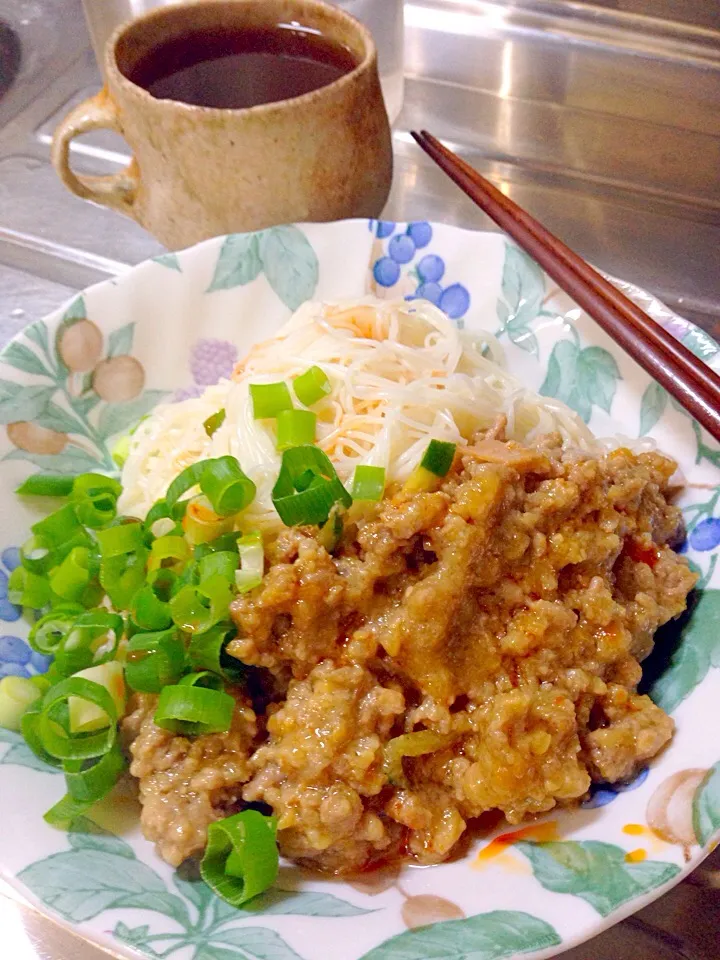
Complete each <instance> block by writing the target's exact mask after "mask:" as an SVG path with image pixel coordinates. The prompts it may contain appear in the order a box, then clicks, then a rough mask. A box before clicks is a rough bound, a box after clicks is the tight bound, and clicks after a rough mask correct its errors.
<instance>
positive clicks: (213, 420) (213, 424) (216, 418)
mask: <svg viewBox="0 0 720 960" xmlns="http://www.w3.org/2000/svg"><path fill="white" fill-rule="evenodd" d="M224 423H225V407H221V408H220V409H219V410H216V411H215V413H211V414H210V416H209V417H208V418H207V420H203V427H204V428H205V433H206V434H207V435H208V436H209V437H212V436H213V434H214V433H216V432H217V431H218V430H219V429H220V427H221V426H222V425H223V424H224Z"/></svg>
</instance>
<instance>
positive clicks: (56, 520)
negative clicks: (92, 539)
mask: <svg viewBox="0 0 720 960" xmlns="http://www.w3.org/2000/svg"><path fill="white" fill-rule="evenodd" d="M30 529H31V530H32V532H33V533H34V534H35V535H36V536H37V537H40V538H41V539H42V540H43V541H44V542H45V543H46V544H48V545H49V546H50V547H59V546H60V544H63V543H67V542H68V541H72V540H73V539H74V538H75V537H77V536H80V537H82V538H83V539H84V540H88V539H89V538H88V536H87V534H86V533H85V531H84V530H83V528H82V526H81V524H80V521H79V520H78V518H77V516H76V515H75V507H74V505H73V504H72V503H66V504H65V506H64V507H60V509H59V510H55V511H54V512H53V513H50V514H48V516H47V517H43V519H42V520H38V522H37V523H34V524H33V525H32V526H31V527H30Z"/></svg>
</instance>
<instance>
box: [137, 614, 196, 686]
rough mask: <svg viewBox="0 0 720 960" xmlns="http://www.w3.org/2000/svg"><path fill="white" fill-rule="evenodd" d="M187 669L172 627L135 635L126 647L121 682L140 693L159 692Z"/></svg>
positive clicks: (176, 635)
mask: <svg viewBox="0 0 720 960" xmlns="http://www.w3.org/2000/svg"><path fill="white" fill-rule="evenodd" d="M186 669H187V656H186V653H185V644H184V643H183V641H182V638H181V636H180V634H179V632H178V631H177V629H176V628H175V627H171V628H170V629H169V630H158V631H155V632H153V633H136V634H135V636H134V637H131V638H130V641H129V643H128V646H127V660H126V664H125V679H126V680H127V683H128V686H130V687H132V689H133V690H139V691H140V692H141V693H159V692H160V690H162V688H163V687H165V686H167V685H168V684H172V683H177V682H178V680H179V679H180V677H182V675H183V673H184V672H185V670H186Z"/></svg>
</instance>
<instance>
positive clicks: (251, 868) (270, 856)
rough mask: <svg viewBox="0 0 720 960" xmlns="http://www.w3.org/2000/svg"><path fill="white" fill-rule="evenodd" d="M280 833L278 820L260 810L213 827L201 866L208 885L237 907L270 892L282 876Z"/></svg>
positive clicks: (219, 822)
mask: <svg viewBox="0 0 720 960" xmlns="http://www.w3.org/2000/svg"><path fill="white" fill-rule="evenodd" d="M276 833H277V821H276V819H275V817H265V816H263V815H262V814H261V813H259V812H258V811H257V810H243V811H242V813H236V814H233V816H231V817H225V819H224V820H216V821H215V823H211V824H210V826H209V827H208V842H207V847H206V848H205V855H204V856H203V859H202V862H201V864H200V874H201V876H202V878H203V880H204V881H205V883H207V885H208V886H209V887H210V888H211V889H212V890H213V892H214V893H216V894H217V896H218V897H221V898H222V899H223V900H225V901H227V903H229V904H231V905H232V906H233V907H239V906H241V905H242V904H243V903H245V902H246V901H248V900H251V899H252V898H253V897H256V896H257V895H258V894H259V893H262V892H263V890H267V889H268V887H270V886H272V884H273V883H274V882H275V878H276V877H277V874H278V865H279V859H278V852H277V844H276V841H275V837H276Z"/></svg>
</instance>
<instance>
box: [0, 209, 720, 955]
mask: <svg viewBox="0 0 720 960" xmlns="http://www.w3.org/2000/svg"><path fill="white" fill-rule="evenodd" d="M626 289H629V291H630V293H631V294H632V295H634V296H635V297H636V298H638V299H639V301H640V302H641V303H642V305H643V306H644V307H645V309H647V310H649V311H650V312H651V313H652V314H654V316H655V317H656V319H658V320H659V322H661V323H663V324H664V325H666V326H668V327H669V328H670V329H671V330H672V331H673V333H675V334H676V335H677V336H679V337H680V338H682V339H683V341H684V342H685V343H687V344H688V345H689V346H690V347H691V348H692V349H694V350H696V351H697V352H699V353H700V354H701V355H702V356H704V357H705V359H706V360H707V361H708V362H709V363H711V364H713V365H715V366H716V369H717V368H718V367H720V352H719V351H718V347H717V346H716V345H715V343H714V342H713V341H711V340H710V339H709V338H708V337H707V336H706V335H705V334H703V333H702V331H700V330H698V329H696V328H694V327H692V326H691V325H690V324H688V323H687V322H685V321H684V320H682V319H680V318H678V317H676V316H674V315H673V314H672V313H670V312H669V311H668V310H667V309H665V308H664V307H663V306H662V305H661V304H659V303H657V302H656V301H654V300H653V299H652V298H651V297H649V296H647V295H646V294H643V293H642V291H638V290H634V289H633V288H626ZM368 292H373V293H376V294H379V295H380V296H388V297H390V296H398V295H401V296H411V295H414V294H416V293H417V292H419V293H420V294H422V295H425V296H427V297H428V298H430V299H434V300H435V301H436V302H439V303H440V306H441V307H443V309H445V310H446V311H447V312H448V313H449V314H450V316H451V317H453V318H454V319H455V320H456V322H457V323H458V324H459V325H460V324H464V325H466V326H467V327H468V328H470V329H479V328H484V329H489V330H490V331H492V332H494V333H497V334H498V336H499V337H500V339H501V341H502V343H503V344H504V346H505V347H506V350H507V358H508V363H509V366H510V367H511V368H512V369H513V371H515V372H516V373H519V374H520V375H521V376H522V378H523V379H524V380H525V381H526V382H527V383H528V384H530V385H532V386H534V387H536V388H538V389H540V390H541V391H542V392H544V393H549V394H552V395H554V396H557V397H561V398H562V399H563V400H565V401H567V402H568V403H569V404H570V405H571V406H574V407H575V409H576V410H577V411H578V412H579V413H580V414H581V416H583V417H584V418H585V419H586V420H587V421H588V422H589V423H590V426H591V428H592V429H593V430H594V431H595V433H596V434H599V435H603V436H606V435H612V434H618V433H619V434H625V435H626V436H628V437H632V438H636V437H638V436H644V435H647V434H650V435H652V436H653V437H655V438H657V441H658V443H659V444H660V446H661V447H662V448H663V449H664V450H666V451H668V452H670V453H672V454H673V455H674V456H675V457H676V458H677V459H678V460H679V462H680V464H681V466H682V469H683V471H684V473H685V476H686V478H687V480H688V482H689V483H690V484H691V485H692V486H690V487H689V488H688V490H687V492H686V494H685V496H684V501H683V506H684V509H685V516H686V520H687V522H688V526H689V529H690V536H689V556H690V559H691V562H692V563H693V564H694V565H695V566H696V567H697V569H698V570H699V571H700V573H701V588H702V589H701V591H700V592H699V594H698V595H697V597H696V599H695V600H694V606H693V609H692V614H691V616H689V617H687V618H685V621H684V623H683V625H682V630H681V631H680V630H676V631H675V636H674V637H673V636H668V634H667V633H666V634H665V640H664V642H663V646H664V648H665V654H666V656H665V661H666V662H665V663H664V665H661V667H662V668H658V667H657V666H656V668H655V669H656V672H658V670H659V671H660V672H659V676H657V678H656V679H655V681H654V683H653V685H652V693H653V696H654V697H655V698H656V699H657V700H658V702H660V703H661V704H662V706H663V707H665V708H666V709H667V710H669V711H670V712H671V713H672V714H673V716H674V717H675V719H676V721H677V734H676V736H675V739H674V740H673V742H672V745H671V746H670V748H669V749H668V750H667V751H666V752H665V753H664V754H663V755H662V756H661V757H660V758H659V759H658V760H657V761H656V762H655V763H654V764H653V765H652V766H651V768H650V769H649V770H646V771H644V772H643V773H642V774H641V775H640V776H639V777H638V778H637V779H636V780H635V782H633V783H631V784H628V785H626V786H625V787H624V788H623V789H622V790H619V789H618V788H613V789H600V790H597V791H596V792H595V793H594V795H593V797H592V798H591V800H590V801H589V802H588V803H586V805H585V806H584V807H583V808H581V809H578V810H577V811H575V812H572V813H564V812H563V813H556V814H551V815H550V816H548V817H547V818H545V820H544V821H542V822H540V823H533V824H532V825H529V826H528V827H527V828H526V829H524V830H522V831H520V832H519V833H518V832H516V833H515V834H513V835H509V836H506V837H505V838H504V840H502V841H498V840H497V839H493V836H492V835H490V836H484V837H477V838H476V839H475V841H474V842H473V844H472V846H471V848H470V850H469V852H468V853H467V855H466V856H465V858H464V859H462V860H460V861H457V862H454V863H451V864H446V865H443V866H439V867H434V868H432V869H425V870H419V869H412V868H406V869H404V870H403V871H402V873H401V874H400V875H399V876H398V874H397V872H396V871H395V872H393V871H386V872H385V873H380V874H373V875H372V876H369V877H368V880H367V882H366V883H362V884H361V883H355V884H346V883H341V882H333V881H322V880H312V881H310V880H307V879H304V878H301V877H300V875H299V874H298V873H297V871H295V870H294V869H293V868H292V867H291V866H288V867H285V868H283V869H282V871H281V877H280V883H279V885H278V889H275V890H273V891H272V892H270V893H268V894H266V895H264V896H262V897H261V898H259V900H258V901H257V902H255V903H253V904H251V906H250V907H249V908H248V909H246V910H241V911H236V910H232V909H231V908H229V907H227V906H226V905H225V904H223V903H221V902H220V901H217V900H215V899H214V898H213V896H212V895H211V894H210V893H209V891H208V890H207V888H205V887H204V885H202V884H199V883H197V882H189V881H188V880H187V879H183V878H182V877H181V876H179V875H178V874H176V873H173V871H172V870H171V869H170V868H169V867H167V866H166V865H165V864H164V863H162V862H161V861H160V859H159V858H158V857H157V856H156V855H155V853H154V851H153V848H152V846H151V845H150V844H149V843H147V842H146V841H145V840H143V838H142V837H141V835H140V831H139V828H138V824H137V810H136V808H135V806H134V801H133V800H132V799H131V798H129V797H126V798H122V797H120V798H116V799H115V802H114V804H112V805H108V804H105V805H102V804H101V805H98V806H96V808H95V809H94V810H93V820H94V822H93V823H91V822H90V821H85V822H80V823H77V824H76V828H75V829H74V830H73V831H72V832H71V833H62V832H59V831H57V830H54V829H52V828H50V827H48V826H47V825H46V824H45V823H44V821H43V820H42V814H43V812H44V811H45V810H46V809H47V808H48V807H49V806H50V805H51V804H52V803H54V802H55V801H56V800H58V799H59V798H60V796H61V795H62V794H63V792H64V790H63V779H62V777H61V776H58V775H56V774H55V773H54V772H53V771H51V770H49V769H48V768H47V767H45V766H43V765H42V764H41V763H39V761H37V760H36V759H35V758H34V757H33V756H32V755H31V754H30V752H29V751H28V749H27V748H26V747H25V746H24V745H23V744H22V743H21V742H20V741H19V738H17V737H16V736H14V735H12V734H7V733H4V732H2V731H0V740H1V741H2V743H3V744H5V746H0V823H2V825H3V831H2V837H3V839H2V844H1V845H0V868H1V869H2V871H3V873H4V875H5V876H6V877H7V878H8V879H10V880H11V881H12V882H15V883H17V884H18V885H20V887H21V888H22V889H23V890H24V891H25V892H27V893H29V895H30V896H31V897H32V898H34V899H35V900H36V901H37V902H38V903H39V904H41V905H44V907H46V908H47V909H48V910H49V911H52V912H54V913H55V914H56V915H59V916H60V917H61V918H62V919H63V920H64V921H66V922H67V923H68V924H71V925H73V926H75V927H77V928H78V929H79V930H80V931H81V932H82V933H83V934H84V935H85V936H87V937H88V938H89V939H92V940H96V941H100V942H104V943H105V944H106V945H108V944H111V945H112V946H113V948H114V949H115V950H117V951H119V952H120V953H123V954H127V955H128V956H137V954H136V953H134V951H139V953H140V954H143V955H145V956H151V957H154V956H158V955H160V956H163V957H169V956H170V957H175V958H177V960H241V958H244V960H298V958H302V960H321V958H322V960H325V958H330V957H332V958H333V960H358V958H364V960H427V958H429V957H433V958H440V957H442V958H444V960H462V958H472V960H496V958H502V957H516V956H519V955H526V954H532V955H533V956H534V957H538V958H539V957H549V956H552V955H554V954H556V953H558V952H561V951H562V950H564V949H567V948H569V947H571V946H573V945H576V944H578V943H579V942H581V941H583V940H585V939H587V938H589V937H592V936H594V935H595V934H597V933H599V932H600V931H601V930H602V929H603V928H605V927H607V926H608V925H610V924H612V923H614V922H616V921H618V920H620V919H621V918H622V917H624V916H626V915H627V914H629V913H631V912H632V911H634V910H637V909H639V908H640V907H642V906H644V905H645V904H647V903H648V902H649V901H650V900H651V899H653V898H654V897H657V896H659V895H660V894H661V893H662V892H663V891H664V890H666V889H667V888H668V887H669V886H670V885H672V884H673V883H676V882H677V881H678V880H680V879H681V878H682V877H683V876H684V875H685V874H686V873H687V872H688V871H690V870H691V869H692V868H693V867H694V866H696V865H697V864H698V863H699V862H700V860H701V859H702V858H703V857H704V856H705V855H706V854H707V852H708V851H709V850H710V848H711V846H712V844H713V842H714V839H716V837H717V831H718V828H720V743H718V739H717V735H716V730H717V724H716V722H715V721H714V720H713V718H715V717H717V703H718V700H719V699H720V669H718V668H720V631H718V626H717V625H718V622H719V621H720V572H716V569H715V567H716V562H717V558H718V544H720V507H719V506H718V503H719V501H720V451H719V450H718V449H717V446H716V445H715V444H713V443H712V442H711V441H710V440H709V438H708V437H707V436H705V435H704V434H702V433H701V432H700V431H699V430H698V428H697V427H696V426H695V425H694V424H693V422H692V421H691V420H690V419H689V418H688V417H687V416H686V415H685V414H684V413H683V412H682V411H680V410H678V409H677V408H676V407H675V405H674V404H673V403H672V402H671V401H669V400H668V398H667V396H666V394H665V393H664V392H663V391H662V390H661V389H660V388H658V387H657V385H655V384H653V383H651V382H650V381H649V379H648V377H647V376H646V375H645V374H644V373H643V372H642V371H641V370H640V369H639V368H638V367H637V366H636V365H635V364H634V363H633V362H632V361H631V360H630V359H629V358H628V357H627V356H625V355H624V354H622V353H621V352H620V351H619V350H617V349H616V348H615V346H614V345H613V344H612V343H611V342H610V341H609V340H608V339H607V338H606V337H605V336H604V335H603V334H602V333H601V332H600V331H599V330H598V329H597V327H596V326H595V325H594V324H593V323H592V321H590V320H589V319H588V318H587V317H586V316H584V315H583V314H582V313H581V311H580V310H579V309H577V308H576V307H575V306H574V305H573V304H572V303H571V302H570V301H569V300H568V299H567V297H565V296H564V295H563V294H560V293H559V292H558V291H557V289H556V288H554V287H553V285H552V283H551V282H550V281H549V280H548V278H547V277H546V276H544V274H543V273H542V271H540V270H539V269H538V267H537V266H536V265H535V264H534V263H533V262H532V261H530V260H529V259H528V258H527V257H526V256H524V255H523V254H522V253H521V252H520V251H518V250H517V248H515V247H514V246H512V245H510V244H509V243H507V242H506V241H505V240H504V239H503V238H502V237H501V236H499V235H497V234H483V233H471V232H467V231H463V230H459V229H456V228H453V227H447V226H440V225H432V226H431V225H430V224H427V223H415V224H411V225H410V226H408V225H407V224H397V225H395V224H385V223H380V224H378V223H370V224H368V223H367V222H366V221H362V222H361V221H352V222H345V223H337V224H330V225H320V226H303V227H300V228H298V227H280V228H274V229H272V230H268V231H264V232H262V233H261V234H257V235H250V236H231V237H226V238H218V239H215V240H211V241H208V242H207V243H204V244H201V245H200V246H197V247H194V248H193V249H191V250H187V251H185V252H184V253H180V254H178V255H174V254H171V255H166V256H164V257H160V258H158V259H156V260H154V261H152V262H148V263H144V264H142V265H141V266H139V267H137V268H135V269H133V270H131V271H130V272H129V273H127V274H126V275H125V276H123V277H122V278H120V279H118V280H111V281H108V282H106V283H102V284H100V285H98V286H96V287H92V288H91V289H89V290H87V291H86V292H85V293H84V294H82V295H80V296H78V297H77V298H75V299H74V300H73V301H72V302H71V303H70V304H69V305H67V306H65V307H63V308H61V309H59V310H58V311H56V312H55V313H53V314H52V315H51V316H50V317H48V318H47V320H45V321H41V322H38V323H36V324H34V325H33V326H32V327H29V328H28V329H27V330H25V331H24V333H23V334H22V335H20V336H19V337H18V338H16V339H15V340H14V341H13V342H12V343H11V344H10V345H9V346H8V348H7V349H6V350H5V351H4V352H3V354H2V357H1V358H0V420H1V422H2V423H3V424H7V425H8V427H7V430H3V433H2V438H0V455H2V460H0V496H1V497H2V502H3V503H4V508H3V525H2V533H1V534H0V562H1V564H2V569H0V617H1V618H2V620H3V621H4V626H3V631H4V632H5V633H6V635H5V636H3V637H1V638H0V675H2V674H3V673H5V674H21V675H28V674H32V673H33V672H38V671H42V670H43V669H45V668H46V662H45V661H43V658H41V657H38V656H37V655H36V654H32V653H31V651H30V649H29V648H28V647H27V645H26V644H25V642H24V640H23V637H24V636H25V635H26V632H27V628H26V625H25V624H24V622H23V620H22V619H21V617H20V612H19V611H18V610H17V608H15V607H13V606H12V605H11V604H10V603H9V602H8V601H7V575H8V573H9V572H10V571H11V570H12V569H13V567H14V566H15V565H17V562H18V560H17V545H18V544H19V543H22V542H23V540H24V539H25V538H26V536H27V533H28V527H29V526H30V524H31V522H33V519H34V518H35V516H36V515H35V514H34V513H33V510H32V507H31V506H28V505H25V504H21V503H19V502H18V500H17V498H15V497H14V495H13V490H14V488H15V487H16V485H17V484H18V483H19V482H20V481H21V480H22V479H23V478H24V477H26V476H27V475H28V474H29V473H32V472H36V471H38V470H46V471H52V472H68V473H76V472H81V471H84V470H90V469H112V461H111V459H110V458H109V452H108V445H109V442H110V441H111V439H112V437H113V436H115V435H117V434H119V433H122V432H124V431H126V430H127V428H128V427H130V426H131V425H132V424H134V423H135V422H136V421H137V420H138V419H139V417H141V416H142V415H144V414H145V413H147V412H148V411H149V410H151V409H152V407H153V406H154V405H155V404H156V403H157V402H158V401H159V400H161V399H164V398H171V397H173V396H176V397H182V396H187V395H189V394H192V393H197V392H200V391H201V390H202V389H203V388H204V387H205V386H206V385H207V384H210V383H214V382H215V381H216V380H217V379H218V378H219V377H221V376H223V375H227V374H229V372H230V370H231V368H232V366H233V363H234V362H235V360H236V359H237V358H238V357H239V356H241V355H242V354H243V353H244V351H246V350H247V348H248V347H249V346H250V345H251V344H252V343H253V342H254V341H256V340H258V339H261V338H264V337H266V336H268V335H269V334H271V333H272V332H273V331H274V330H275V329H277V327H279V326H280V324H281V323H282V322H283V321H284V320H285V319H287V317H288V316H289V314H290V311H291V310H292V309H294V308H296V307H297V306H298V305H299V304H300V303H302V302H303V301H304V300H305V299H307V298H310V297H313V298H319V299H336V298H337V299H339V298H345V297H351V296H355V295H361V294H365V293H368ZM680 634H681V636H680ZM674 644H677V645H676V646H674ZM671 651H674V652H672V656H671V657H669V654H670V652H671ZM668 659H669V662H667V661H668ZM653 798H654V802H653V807H654V810H655V812H654V813H652V808H651V820H652V825H653V826H654V828H655V830H651V829H650V828H649V826H648V803H649V801H650V800H651V799H653ZM430 924H431V925H430Z"/></svg>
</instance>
